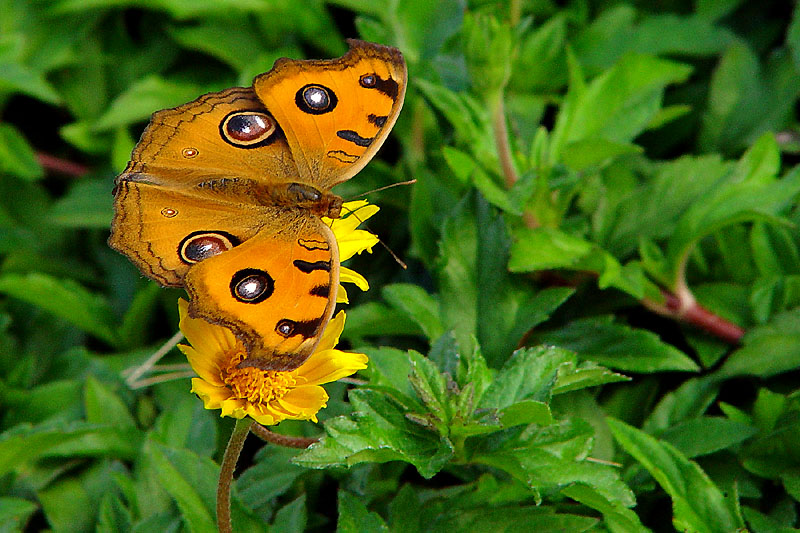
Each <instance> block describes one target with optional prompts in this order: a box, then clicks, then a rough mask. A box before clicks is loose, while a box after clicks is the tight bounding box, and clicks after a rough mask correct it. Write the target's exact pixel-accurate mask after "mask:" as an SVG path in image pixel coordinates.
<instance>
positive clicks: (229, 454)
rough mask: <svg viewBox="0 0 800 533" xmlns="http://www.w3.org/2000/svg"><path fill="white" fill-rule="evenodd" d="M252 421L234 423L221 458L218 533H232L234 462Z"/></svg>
mask: <svg viewBox="0 0 800 533" xmlns="http://www.w3.org/2000/svg"><path fill="white" fill-rule="evenodd" d="M252 425H253V420H252V419H250V418H242V419H241V420H237V421H236V426H234V428H233V433H231V438H230V440H229V441H228V446H227V448H225V455H223V456H222V466H221V468H220V471H219V484H218V485H217V528H218V529H219V531H220V533H232V531H233V529H231V485H232V483H233V471H234V470H236V462H237V461H238V460H239V454H241V453H242V447H243V446H244V440H245V439H246V438H247V434H248V433H249V432H250V427H251V426H252Z"/></svg>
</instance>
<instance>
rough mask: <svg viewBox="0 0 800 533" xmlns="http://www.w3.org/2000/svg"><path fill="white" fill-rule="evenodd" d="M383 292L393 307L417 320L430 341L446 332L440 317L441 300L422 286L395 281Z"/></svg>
mask: <svg viewBox="0 0 800 533" xmlns="http://www.w3.org/2000/svg"><path fill="white" fill-rule="evenodd" d="M381 294H382V295H383V297H384V299H385V300H386V301H387V302H389V304H390V305H391V306H392V307H394V308H395V309H399V310H400V311H403V312H404V313H405V314H406V315H407V316H408V318H410V319H411V320H413V321H414V322H416V323H417V325H418V326H419V327H420V329H421V330H422V331H423V332H424V333H425V336H426V337H427V338H428V340H429V341H433V340H435V339H437V338H439V337H440V336H441V335H442V333H444V326H443V325H442V322H441V319H440V318H439V302H438V301H437V300H436V297H435V296H432V295H430V294H428V293H427V292H426V291H425V289H423V288H422V287H419V286H416V285H411V284H408V283H395V284H392V285H387V286H385V287H384V288H383V290H382V291H381Z"/></svg>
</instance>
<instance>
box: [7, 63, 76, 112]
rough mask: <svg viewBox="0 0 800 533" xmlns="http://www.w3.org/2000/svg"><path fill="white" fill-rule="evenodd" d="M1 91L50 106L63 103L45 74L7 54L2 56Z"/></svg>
mask: <svg viewBox="0 0 800 533" xmlns="http://www.w3.org/2000/svg"><path fill="white" fill-rule="evenodd" d="M4 56H5V57H4ZM0 91H1V92H3V93H11V92H18V93H22V94H26V95H28V96H31V97H33V98H37V99H39V100H42V101H43V102H47V103H48V104H58V103H60V102H61V96H60V95H59V94H58V92H57V91H56V90H55V89H54V88H53V86H52V85H50V83H48V82H47V80H46V79H45V77H44V73H43V72H37V71H36V70H34V69H33V68H31V67H29V66H27V65H23V64H21V63H20V62H18V61H16V60H15V59H11V58H9V57H7V55H6V54H2V55H0Z"/></svg>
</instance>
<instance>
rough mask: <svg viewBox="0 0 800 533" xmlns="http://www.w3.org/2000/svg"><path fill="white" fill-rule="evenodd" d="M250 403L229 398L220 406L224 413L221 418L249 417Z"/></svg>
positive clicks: (221, 413)
mask: <svg viewBox="0 0 800 533" xmlns="http://www.w3.org/2000/svg"><path fill="white" fill-rule="evenodd" d="M248 405H249V404H248V403H247V402H246V401H245V400H242V399H240V398H229V399H227V400H225V401H224V402H222V405H221V406H220V407H221V408H222V412H220V414H219V416H231V417H233V418H244V417H246V416H247V414H248V413H247V407H248Z"/></svg>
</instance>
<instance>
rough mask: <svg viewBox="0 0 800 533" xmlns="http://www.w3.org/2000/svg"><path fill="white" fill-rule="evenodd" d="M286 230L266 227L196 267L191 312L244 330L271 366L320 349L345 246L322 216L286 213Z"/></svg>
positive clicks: (255, 357)
mask: <svg viewBox="0 0 800 533" xmlns="http://www.w3.org/2000/svg"><path fill="white" fill-rule="evenodd" d="M276 219H277V220H278V221H280V222H281V224H282V225H283V229H281V230H276V231H273V230H274V228H270V230H266V231H261V232H259V233H258V234H257V235H256V236H255V237H253V238H252V239H250V240H248V241H247V242H244V243H242V244H241V245H240V246H237V247H235V248H233V249H231V250H230V251H227V252H225V253H222V254H219V255H217V256H214V257H211V258H209V259H207V260H205V261H203V262H201V263H199V264H197V265H196V266H194V267H193V268H192V269H191V270H189V273H188V275H187V276H186V278H185V283H186V290H187V292H188V293H189V296H190V297H191V307H190V314H191V315H192V316H200V317H202V318H205V319H206V320H208V321H210V322H214V323H216V324H220V325H223V326H226V327H228V328H230V329H232V330H233V331H234V332H236V333H237V336H239V338H240V339H242V341H243V342H244V344H245V347H246V348H247V352H248V358H247V360H246V361H245V364H244V366H256V367H258V368H261V369H264V370H288V369H292V368H295V367H297V366H298V365H299V364H300V363H301V362H302V361H304V360H305V359H306V358H308V356H310V355H311V353H312V352H313V351H314V348H316V346H317V343H318V342H319V338H320V336H321V335H322V330H323V329H324V327H325V325H326V324H327V323H328V321H329V320H330V318H331V316H332V314H333V310H334V307H335V303H336V290H337V288H338V284H339V252H338V247H337V245H336V239H335V238H334V236H333V233H332V232H331V230H330V228H328V226H326V225H325V224H324V223H323V222H322V221H320V220H319V219H318V218H316V217H312V216H308V215H292V214H285V213H284V214H279V215H277V216H276Z"/></svg>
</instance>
